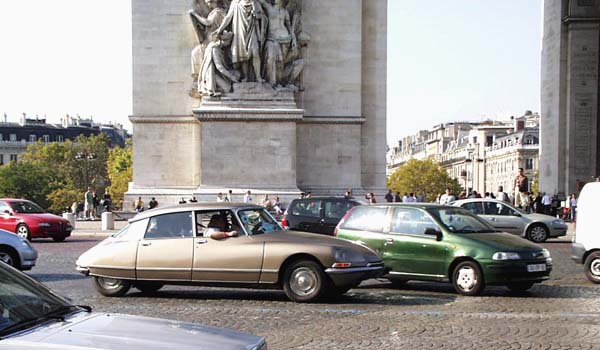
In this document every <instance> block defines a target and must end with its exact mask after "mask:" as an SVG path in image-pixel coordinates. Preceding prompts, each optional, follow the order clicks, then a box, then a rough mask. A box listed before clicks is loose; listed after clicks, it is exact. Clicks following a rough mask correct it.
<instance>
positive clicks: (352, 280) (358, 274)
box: [325, 262, 387, 287]
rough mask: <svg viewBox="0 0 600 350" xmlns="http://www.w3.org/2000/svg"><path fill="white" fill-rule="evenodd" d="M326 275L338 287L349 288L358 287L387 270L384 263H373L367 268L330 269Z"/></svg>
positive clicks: (326, 271)
mask: <svg viewBox="0 0 600 350" xmlns="http://www.w3.org/2000/svg"><path fill="white" fill-rule="evenodd" d="M325 273H326V274H327V275H328V276H329V278H330V279H331V280H332V281H333V284H335V286H336V287H349V286H356V285H358V284H359V283H360V282H362V281H364V280H367V279H369V278H377V277H380V276H382V275H384V274H385V273H387V270H386V268H385V266H384V265H383V262H380V263H371V264H368V265H367V266H361V267H346V268H333V267H331V268H328V269H326V270H325Z"/></svg>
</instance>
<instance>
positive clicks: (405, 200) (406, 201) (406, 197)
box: [402, 192, 408, 203]
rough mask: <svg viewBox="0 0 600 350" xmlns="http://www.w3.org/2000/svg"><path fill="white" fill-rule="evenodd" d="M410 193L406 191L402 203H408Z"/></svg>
mask: <svg viewBox="0 0 600 350" xmlns="http://www.w3.org/2000/svg"><path fill="white" fill-rule="evenodd" d="M407 199H408V193H406V192H404V196H402V203H408V200H407Z"/></svg>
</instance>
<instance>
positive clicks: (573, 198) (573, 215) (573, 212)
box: [568, 193, 577, 222]
mask: <svg viewBox="0 0 600 350" xmlns="http://www.w3.org/2000/svg"><path fill="white" fill-rule="evenodd" d="M568 200H569V202H570V204H571V221H573V222H575V221H577V195H576V194H575V193H571V197H570V198H569V199H568Z"/></svg>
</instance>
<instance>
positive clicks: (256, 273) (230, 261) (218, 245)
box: [192, 210, 264, 284]
mask: <svg viewBox="0 0 600 350" xmlns="http://www.w3.org/2000/svg"><path fill="white" fill-rule="evenodd" d="M213 215H222V216H224V217H225V218H226V222H227V224H226V226H227V227H226V230H227V231H228V232H229V231H237V233H238V235H237V237H227V238H224V239H220V240H215V239H212V238H209V237H205V236H204V231H205V228H207V227H208V222H210V218H211V217H212V216H213ZM195 218H196V228H197V231H196V237H195V238H194V261H193V264H192V280H193V281H196V282H228V283H249V284H255V283H258V280H259V278H260V272H261V268H262V263H263V251H264V239H263V236H264V235H257V236H252V235H248V234H246V231H245V230H244V228H243V227H242V225H240V224H239V221H238V219H237V217H236V216H235V215H234V213H233V212H232V211H231V210H221V211H215V210H212V211H211V210H206V211H197V212H196V213H195Z"/></svg>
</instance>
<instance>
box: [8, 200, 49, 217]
mask: <svg viewBox="0 0 600 350" xmlns="http://www.w3.org/2000/svg"><path fill="white" fill-rule="evenodd" d="M10 206H11V207H12V208H13V210H14V211H15V213H19V214H41V213H45V211H44V209H42V208H40V207H39V206H38V205H37V204H35V203H33V202H29V201H18V202H12V203H10Z"/></svg>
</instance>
